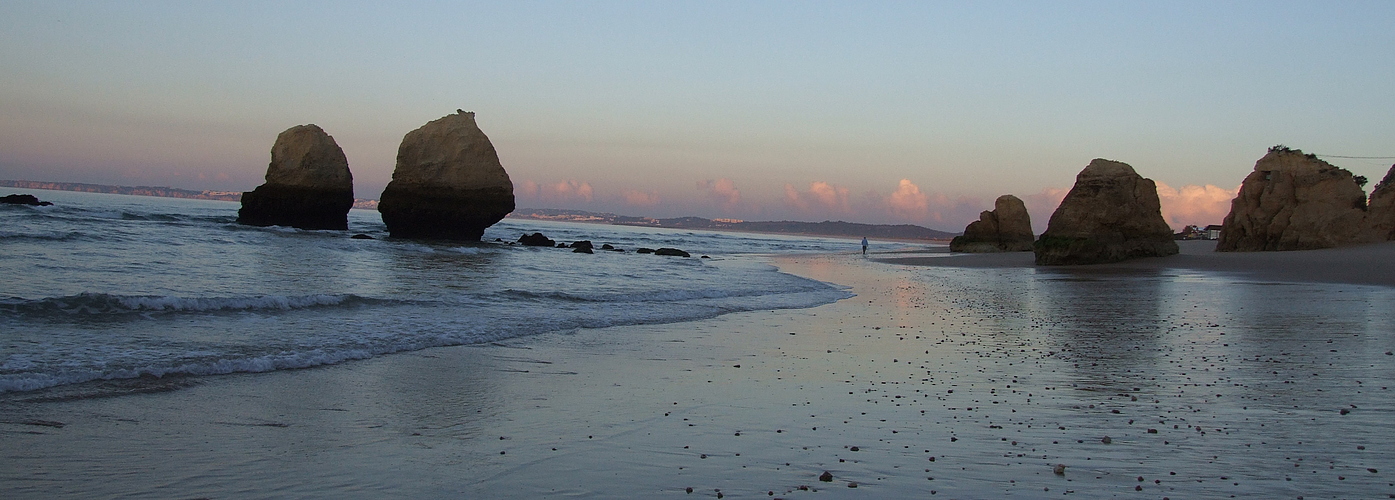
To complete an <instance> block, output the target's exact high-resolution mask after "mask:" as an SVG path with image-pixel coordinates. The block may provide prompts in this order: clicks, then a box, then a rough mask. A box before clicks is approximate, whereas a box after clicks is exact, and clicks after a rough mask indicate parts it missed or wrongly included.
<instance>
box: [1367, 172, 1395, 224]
mask: <svg viewBox="0 0 1395 500" xmlns="http://www.w3.org/2000/svg"><path fill="white" fill-rule="evenodd" d="M1366 226H1367V228H1368V229H1367V230H1368V231H1369V232H1370V238H1371V239H1374V240H1376V241H1382V240H1384V241H1395V165H1391V166H1390V170H1389V171H1388V172H1386V173H1385V178H1384V179H1381V181H1380V183H1379V184H1376V187H1375V188H1374V189H1372V190H1371V201H1370V203H1368V204H1367V207H1366Z"/></svg>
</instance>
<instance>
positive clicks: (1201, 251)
mask: <svg viewBox="0 0 1395 500" xmlns="http://www.w3.org/2000/svg"><path fill="white" fill-rule="evenodd" d="M1177 244H1178V246H1179V247H1180V249H1181V253H1179V254H1178V255H1173V256H1169V257H1161V258H1155V259H1138V260H1132V261H1127V262H1120V263H1114V264H1103V265H1096V266H1083V267H1077V269H1097V270H1106V271H1107V270H1117V269H1174V270H1191V271H1199V272H1206V273H1209V274H1222V275H1230V276H1232V277H1248V278H1254V279H1262V280H1270V281H1288V282H1318V283H1351V284H1361V285H1383V286H1395V242H1387V243H1376V244H1372V245H1359V246H1353V247H1344V248H1328V249H1322V250H1300V251H1294V252H1216V251H1215V249H1216V242H1215V241H1205V240H1197V241H1179V242H1177ZM1033 259H1034V256H1033V255H1032V253H1031V252H1013V253H994V254H950V253H949V249H948V248H937V249H935V250H934V251H932V252H925V253H920V254H915V253H903V254H885V255H884V256H882V257H880V258H878V259H877V260H878V261H880V262H886V263H893V264H902V265H912V266H937V267H961V268H976V269H984V268H1008V267H1036V264H1035V263H1034V262H1033ZM1043 269H1051V268H1049V267H1047V268H1043Z"/></svg>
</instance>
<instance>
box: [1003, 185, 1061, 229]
mask: <svg viewBox="0 0 1395 500" xmlns="http://www.w3.org/2000/svg"><path fill="white" fill-rule="evenodd" d="M1069 192H1070V188H1058V187H1047V188H1042V190H1041V191H1039V192H1037V193H1033V194H1029V195H1026V196H1020V197H1019V198H1022V204H1023V205H1026V206H1027V215H1030V216H1031V217H1032V230H1033V231H1035V232H1036V233H1037V234H1041V233H1042V232H1044V231H1046V223H1047V222H1050V220H1051V214H1052V213H1055V212H1056V207H1059V206H1061V200H1064V199H1066V193H1069ZM990 210H991V208H990Z"/></svg>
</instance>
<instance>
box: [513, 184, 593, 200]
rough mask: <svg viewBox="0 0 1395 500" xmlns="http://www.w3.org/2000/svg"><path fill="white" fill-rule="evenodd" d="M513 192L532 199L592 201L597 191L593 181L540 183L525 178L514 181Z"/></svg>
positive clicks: (518, 195) (520, 196) (515, 194)
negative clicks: (592, 185) (594, 188)
mask: <svg viewBox="0 0 1395 500" xmlns="http://www.w3.org/2000/svg"><path fill="white" fill-rule="evenodd" d="M513 194H514V196H517V197H519V198H524V199H529V200H530V201H547V202H567V201H591V199H592V197H593V196H594V194H595V193H594V191H593V190H592V189H591V183H589V182H584V181H574V180H565V181H560V182H553V183H546V184H539V183H537V182H533V181H532V180H529V179H523V180H521V181H518V182H516V183H514V185H513Z"/></svg>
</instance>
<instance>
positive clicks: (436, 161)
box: [378, 110, 514, 241]
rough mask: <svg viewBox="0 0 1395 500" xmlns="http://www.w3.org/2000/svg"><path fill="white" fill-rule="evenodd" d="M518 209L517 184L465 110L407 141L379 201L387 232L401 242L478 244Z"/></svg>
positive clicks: (411, 134) (424, 128)
mask: <svg viewBox="0 0 1395 500" xmlns="http://www.w3.org/2000/svg"><path fill="white" fill-rule="evenodd" d="M513 209H514V200H513V182H512V181H510V180H509V174H508V172H505V171H504V167H503V166H502V165H500V164H499V155H498V154H497V153H496V152H495V151H494V145H493V144H491V143H490V142H489V138H488V137H486V136H485V135H484V132H482V131H480V128H479V126H478V125H476V124H475V113H473V112H468V113H467V112H465V111H460V110H457V111H456V114H453V115H447V116H445V117H442V118H440V119H437V120H434V121H432V122H430V123H427V124H426V125H423V126H422V127H421V128H419V129H416V130H413V131H411V132H408V133H407V135H406V136H405V137H403V138H402V146H401V147H399V148H398V149H397V168H396V170H394V171H393V172H392V182H390V183H388V185H387V189H385V190H383V195H382V197H381V199H380V200H379V202H378V211H379V212H381V213H382V216H383V223H385V224H387V228H388V232H389V233H390V234H391V235H392V236H394V237H399V238H435V239H448V240H466V241H478V240H479V239H480V236H482V235H483V234H484V229H485V228H487V227H489V226H491V225H493V224H494V223H496V222H499V220H500V219H503V218H504V216H505V215H508V214H509V212H512V211H513Z"/></svg>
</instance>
